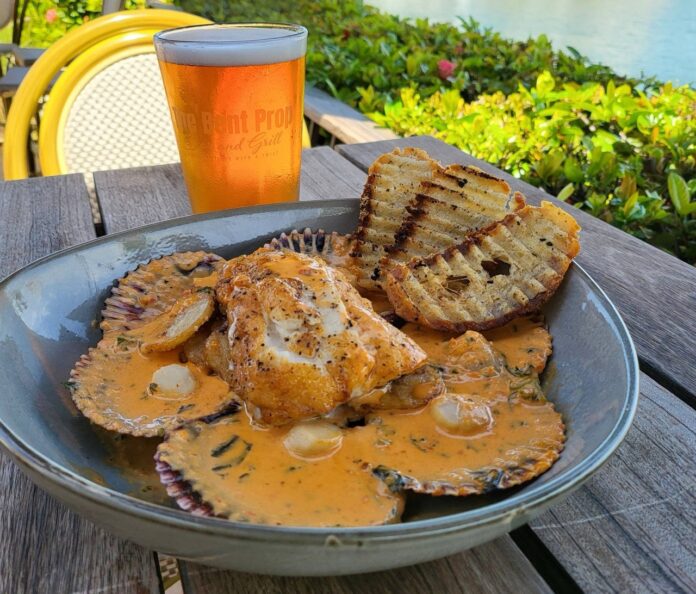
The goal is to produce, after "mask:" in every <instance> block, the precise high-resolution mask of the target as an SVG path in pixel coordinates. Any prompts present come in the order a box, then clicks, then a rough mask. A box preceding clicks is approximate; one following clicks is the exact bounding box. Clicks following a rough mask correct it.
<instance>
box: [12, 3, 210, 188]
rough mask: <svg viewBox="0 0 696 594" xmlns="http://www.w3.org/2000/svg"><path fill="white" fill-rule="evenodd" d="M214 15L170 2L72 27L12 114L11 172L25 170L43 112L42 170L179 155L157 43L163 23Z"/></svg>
mask: <svg viewBox="0 0 696 594" xmlns="http://www.w3.org/2000/svg"><path fill="white" fill-rule="evenodd" d="M207 22H209V21H207V20H205V19H203V18H201V17H198V16H195V15H191V14H188V13H184V12H179V11H172V10H134V11H125V12H119V13H114V14H110V15H107V16H103V17H100V18H97V19H94V20H93V21H90V22H88V23H86V24H84V25H81V26H80V27H78V28H76V29H74V30H73V31H71V32H70V33H68V34H67V35H66V36H65V37H63V38H62V39H60V40H58V41H57V42H56V43H54V44H53V45H52V46H51V47H50V48H48V50H46V52H44V54H43V55H42V56H41V57H40V58H39V59H38V60H37V61H36V63H35V64H34V65H33V66H32V67H31V68H30V70H29V72H28V73H27V76H26V78H25V79H24V80H23V81H22V84H21V85H20V87H19V89H18V90H17V94H16V95H15V97H14V99H13V101H12V105H11V107H10V111H9V114H8V117H7V125H6V128H5V145H4V147H3V169H4V175H5V179H21V178H24V177H27V175H28V173H29V170H28V150H27V139H28V136H29V131H30V124H31V119H32V117H33V116H34V115H35V113H36V111H37V109H38V106H39V101H40V99H41V97H42V96H44V95H45V93H46V89H47V87H48V85H49V83H50V81H51V80H52V79H53V77H54V76H55V75H56V74H57V73H58V72H59V71H60V70H61V69H63V68H64V71H63V72H62V74H61V75H60V77H59V78H58V81H57V82H56V84H55V85H54V87H53V89H52V90H51V92H50V94H49V96H48V101H47V102H46V106H45V109H44V111H43V113H42V118H41V126H40V138H39V160H40V163H41V170H42V173H43V174H44V175H53V174H59V173H67V172H70V171H95V170H98V169H105V168H118V167H128V166H133V165H149V164H156V163H163V162H171V161H176V160H177V158H178V156H177V155H178V153H177V152H176V145H175V143H174V136H173V132H172V128H171V120H170V117H169V112H168V110H167V102H166V99H165V97H164V90H163V88H162V82H161V78H160V75H159V70H158V67H157V61H156V57H155V54H154V48H153V45H152V36H153V35H154V33H156V32H157V31H161V30H162V29H168V28H172V27H182V26H186V25H196V24H204V23H207Z"/></svg>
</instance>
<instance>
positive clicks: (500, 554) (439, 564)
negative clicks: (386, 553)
mask: <svg viewBox="0 0 696 594" xmlns="http://www.w3.org/2000/svg"><path fill="white" fill-rule="evenodd" d="M185 567H186V568H185V570H184V588H185V592H186V594H205V593H207V592H215V593H216V594H237V593H238V592H255V593H258V594H311V593H314V592H316V593H317V594H318V593H321V594H390V593H392V592H400V593H414V594H415V593H425V592H433V593H437V594H450V593H451V594H455V593H460V592H470V593H491V594H502V593H506V592H510V593H512V594H524V593H527V592H529V593H532V592H535V593H544V592H551V590H550V589H549V587H548V586H547V585H546V582H544V581H543V580H542V579H541V577H540V576H539V574H538V573H536V571H535V570H534V568H533V567H532V566H531V565H530V563H529V561H528V560H527V559H526V558H525V557H524V556H523V555H522V554H521V553H520V551H519V549H518V548H517V546H516V545H515V544H514V543H513V542H512V540H511V539H510V538H509V537H504V538H499V539H497V540H495V541H493V542H489V543H487V544H484V545H481V546H478V547H476V548H474V549H470V550H468V551H465V552H463V553H459V554H458V555H453V556H451V557H447V558H445V559H440V560H438V561H431V562H430V563H422V564H419V565H413V566H411V567H403V568H401V569H395V570H391V571H379V572H376V573H368V574H362V575H351V576H341V577H327V578H293V577H275V576H264V575H252V574H247V573H235V572H232V571H225V570H222V569H215V568H214V567H204V566H202V565H194V564H187V565H186V566H185Z"/></svg>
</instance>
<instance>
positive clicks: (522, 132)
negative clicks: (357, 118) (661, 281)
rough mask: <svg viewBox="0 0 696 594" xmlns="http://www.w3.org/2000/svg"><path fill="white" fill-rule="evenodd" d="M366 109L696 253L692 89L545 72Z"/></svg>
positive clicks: (666, 244)
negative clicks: (488, 90)
mask: <svg viewBox="0 0 696 594" xmlns="http://www.w3.org/2000/svg"><path fill="white" fill-rule="evenodd" d="M368 94H369V91H368ZM370 116H371V117H372V118H373V119H374V120H376V121H377V122H378V123H379V124H382V125H384V126H387V127H389V128H391V129H392V130H394V131H395V132H397V133H398V134H402V135H405V136H409V135H415V134H432V135H434V136H437V137H438V138H441V139H442V140H444V141H445V142H448V143H450V144H454V145H456V146H458V147H459V148H461V149H462V150H464V151H466V152H468V153H470V154H472V155H474V156H477V157H480V158H482V159H485V160H486V161H489V162H491V163H494V164H496V165H497V166H499V167H500V168H501V169H505V170H506V171H509V172H510V173H512V174H513V175H515V176H516V177H519V178H521V179H524V180H525V181H528V182H529V183H532V184H534V185H535V186H540V187H543V188H544V189H545V190H547V191H548V192H550V193H551V194H554V195H558V196H559V198H561V199H566V200H568V201H569V202H572V203H575V204H576V205H577V206H579V207H581V208H583V209H585V210H588V211H590V212H591V213H592V214H594V215H595V216H598V217H600V218H602V219H604V220H605V221H608V222H610V223H612V224H614V225H616V226H618V227H621V228H622V229H624V230H626V231H629V232H630V233H633V234H634V235H636V236H638V237H640V238H642V239H646V240H648V241H650V242H651V243H654V244H656V245H658V246H660V247H662V248H664V249H666V250H669V251H671V252H672V253H674V254H675V255H677V256H679V257H680V258H683V259H685V260H687V261H690V262H694V261H696V219H695V218H694V212H695V211H696V200H692V199H691V196H692V195H694V194H695V193H696V179H694V174H695V173H696V91H695V90H694V89H691V88H689V87H686V86H684V87H680V88H676V89H675V88H672V85H671V84H669V83H668V84H666V85H664V86H663V87H662V88H660V89H659V90H658V91H657V92H655V93H652V94H649V95H648V94H645V93H643V92H640V91H637V90H635V89H634V88H632V87H631V86H630V85H627V84H623V85H620V86H616V85H615V84H614V83H613V82H612V81H610V82H609V83H608V84H607V85H606V86H605V85H602V84H598V83H585V84H583V85H578V84H575V83H565V84H562V85H559V84H558V83H557V81H555V80H554V78H553V77H552V76H551V75H550V74H549V73H548V72H545V73H543V74H541V75H540V76H539V77H538V79H537V81H536V84H535V85H534V86H533V87H531V88H530V89H527V88H525V87H523V86H520V87H519V89H518V90H517V92H515V93H511V94H509V95H507V96H505V95H504V94H503V93H500V92H498V93H492V94H485V95H481V96H479V97H478V98H477V99H476V100H474V101H471V102H465V101H464V100H463V99H462V98H461V97H460V96H459V94H458V93H456V92H455V91H446V92H444V93H436V94H434V95H431V96H430V97H429V98H427V99H422V98H421V97H420V96H419V95H418V94H417V93H416V92H415V91H414V90H413V89H411V88H406V89H402V90H401V93H400V100H399V101H396V102H394V103H392V104H389V105H387V106H386V107H385V109H384V111H383V112H375V113H372V114H370ZM684 178H686V179H689V180H690V181H689V183H688V184H687V183H686V182H685V181H684Z"/></svg>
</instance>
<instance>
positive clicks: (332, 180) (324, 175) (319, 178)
mask: <svg viewBox="0 0 696 594" xmlns="http://www.w3.org/2000/svg"><path fill="white" fill-rule="evenodd" d="M176 169H177V168H176V167H175V166H169V165H164V166H156V167H143V168H137V169H129V170H121V171H108V172H101V173H96V174H95V176H94V177H95V184H96V189H97V196H98V198H99V203H100V206H101V209H102V213H104V225H105V229H106V230H107V232H114V231H122V230H124V229H127V228H131V227H136V226H139V225H142V224H144V222H145V221H144V220H143V217H145V218H146V221H147V222H155V220H164V219H168V218H171V217H176V216H182V215H185V214H187V213H188V212H190V210H189V207H188V204H186V205H183V204H182V194H181V190H182V187H183V182H182V181H179V182H178V184H179V185H178V186H177V185H176V184H177V181H176V180H177V179H178V178H177V174H176V173H175V170H176ZM364 183H365V174H364V173H362V172H361V171H360V170H359V169H357V168H356V167H355V166H354V165H352V164H350V163H349V162H348V161H347V160H346V159H344V158H343V157H341V156H339V155H338V154H337V153H336V152H335V151H332V150H330V149H327V148H314V149H309V150H306V151H304V153H303V160H302V189H301V192H300V194H301V196H300V199H301V200H313V199H317V198H346V197H351V196H354V197H355V196H358V195H359V193H360V190H361V189H362V186H363V184H364ZM143 202H145V203H146V204H147V206H146V207H145V208H144V209H142V208H141V206H140V205H141V204H143ZM492 558H497V559H501V560H505V563H504V564H503V563H502V562H501V564H500V566H497V567H496V568H495V571H492V568H491V562H490V559H492ZM180 566H181V567H182V570H183V571H184V572H187V573H188V574H189V575H190V577H191V584H192V589H187V590H186V594H192V592H193V593H195V592H218V591H220V592H225V591H227V592H251V591H259V592H266V591H268V592H274V591H278V592H285V591H297V592H311V591H315V590H316V589H317V588H318V587H319V588H321V587H323V586H317V584H324V585H325V586H326V585H328V584H333V585H332V586H331V587H332V588H333V590H330V591H335V592H345V591H351V590H346V588H348V587H350V586H349V584H351V583H359V582H358V581H357V580H360V579H365V578H357V577H353V578H342V579H338V578H337V579H333V580H330V581H326V582H325V583H324V580H318V579H308V578H295V579H280V580H278V579H276V578H268V577H259V576H248V575H244V574H239V573H235V572H231V571H223V570H215V569H209V568H203V567H202V566H198V565H195V564H189V563H185V562H181V563H180ZM419 572H420V573H421V574H422V577H421V578H420V579H421V581H422V583H423V584H424V585H427V587H428V589H430V591H433V592H439V591H442V592H445V591H456V590H453V589H451V588H452V587H453V585H454V584H456V583H457V580H462V579H464V578H466V579H467V580H468V579H469V577H470V576H477V577H476V579H475V583H476V584H477V587H478V588H479V590H480V591H483V592H486V591H491V592H492V591H496V589H498V590H499V588H498V586H500V587H502V584H504V583H506V582H507V583H509V584H513V585H515V589H518V590H519V589H522V588H523V586H524V584H525V583H526V584H529V586H528V588H527V590H522V591H529V590H530V589H534V590H536V591H545V588H546V586H545V583H544V581H543V579H542V578H541V577H540V576H539V574H538V573H537V572H536V571H535V570H534V568H533V567H532V566H531V565H530V563H529V561H528V560H527V559H526V557H525V556H524V555H523V554H522V553H521V551H520V550H519V549H518V548H517V546H516V545H515V544H514V543H513V542H512V540H511V539H510V537H508V536H505V537H503V538H501V539H498V540H496V541H495V542H494V543H489V544H488V545H486V547H485V548H484V549H483V550H482V551H481V550H479V549H477V550H476V551H475V552H473V551H472V552H469V553H465V554H463V555H459V556H456V557H453V558H451V559H449V560H445V561H437V562H434V563H432V564H427V565H425V566H418V568H416V569H413V568H410V569H404V570H400V573H399V575H400V576H402V577H403V578H404V579H406V580H409V579H411V580H412V579H413V577H412V576H415V575H419ZM379 575H384V576H390V575H392V574H391V573H383V574H379ZM409 576H411V577H409ZM467 576H469V577H467ZM384 579H386V578H382V580H381V581H382V582H383V581H384ZM389 579H395V578H389ZM379 582H380V580H374V581H371V580H367V581H364V588H365V590H364V591H366V592H373V591H374V592H379V591H386V590H379V589H378V588H379V587H380V586H379ZM388 583H392V585H393V584H395V583H396V582H394V581H392V582H388ZM404 587H408V586H404ZM431 587H432V588H431ZM448 588H449V589H448ZM355 591H362V590H355ZM413 591H415V590H413ZM421 591H427V589H426V590H421Z"/></svg>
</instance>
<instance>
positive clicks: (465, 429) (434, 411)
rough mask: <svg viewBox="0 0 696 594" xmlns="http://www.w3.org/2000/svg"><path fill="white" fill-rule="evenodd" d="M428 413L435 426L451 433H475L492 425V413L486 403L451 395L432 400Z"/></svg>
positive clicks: (487, 429)
mask: <svg viewBox="0 0 696 594" xmlns="http://www.w3.org/2000/svg"><path fill="white" fill-rule="evenodd" d="M430 413H431V415H432V417H433V418H434V419H435V423H436V424H437V426H438V427H439V428H440V429H442V430H443V431H444V432H445V433H448V434H452V435H458V436H467V435H477V434H479V433H484V432H486V431H489V430H490V429H491V428H492V427H493V415H492V414H491V409H490V408H489V407H488V406H487V405H485V404H481V403H475V402H469V401H467V400H463V399H462V398H457V397H456V396H452V395H445V396H442V397H439V398H436V399H435V400H433V402H432V403H431V406H430Z"/></svg>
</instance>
